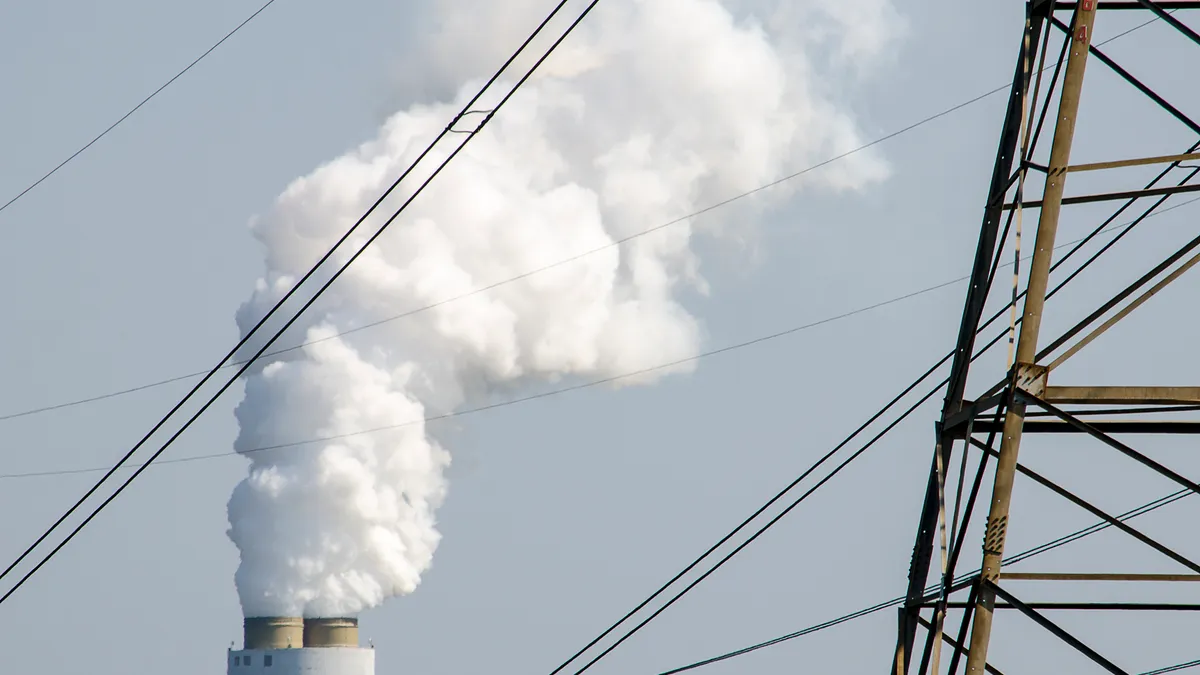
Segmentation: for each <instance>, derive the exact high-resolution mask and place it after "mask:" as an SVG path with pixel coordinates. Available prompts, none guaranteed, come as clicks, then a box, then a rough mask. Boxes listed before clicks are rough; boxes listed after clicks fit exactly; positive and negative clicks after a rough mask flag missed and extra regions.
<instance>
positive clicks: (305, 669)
mask: <svg viewBox="0 0 1200 675" xmlns="http://www.w3.org/2000/svg"><path fill="white" fill-rule="evenodd" d="M227 673H228V675H293V674H296V675H298V674H299V673H307V674H308V675H375V650H374V649H373V648H370V647H361V646H359V644H358V619H352V618H320V619H304V618H300V617H292V616H269V617H247V618H246V620H245V629H244V635H243V644H242V649H238V650H234V649H232V648H231V649H230V650H229V659H228V665H227Z"/></svg>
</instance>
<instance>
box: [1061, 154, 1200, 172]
mask: <svg viewBox="0 0 1200 675" xmlns="http://www.w3.org/2000/svg"><path fill="white" fill-rule="evenodd" d="M1192 159H1200V152H1188V153H1184V154H1182V155H1159V156H1157V157H1142V158H1140V159H1118V160H1115V161H1112V162H1092V163H1090V164H1074V165H1072V166H1068V167H1067V171H1068V172H1071V173H1075V172H1076V171H1099V170H1101V169H1118V168H1121V167H1126V166H1145V165H1147V164H1167V163H1173V162H1186V161H1188V160H1192Z"/></svg>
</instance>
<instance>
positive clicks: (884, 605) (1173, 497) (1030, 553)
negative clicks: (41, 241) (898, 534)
mask: <svg viewBox="0 0 1200 675" xmlns="http://www.w3.org/2000/svg"><path fill="white" fill-rule="evenodd" d="M1190 494H1192V491H1191V490H1188V489H1183V490H1179V491H1177V492H1173V493H1171V494H1169V495H1166V496H1164V497H1160V498H1158V499H1155V500H1154V501H1151V502H1148V503H1146V504H1143V505H1141V506H1139V507H1137V508H1135V509H1131V510H1129V511H1126V512H1125V513H1123V514H1121V515H1119V516H1116V518H1115V519H1116V520H1118V521H1121V522H1125V521H1128V520H1132V519H1133V518H1136V517H1138V516H1141V515H1144V514H1147V513H1150V512H1151V511H1155V510H1157V509H1160V508H1162V507H1164V506H1167V505H1168V504H1173V503H1175V502H1177V501H1179V500H1180V499H1183V498H1184V497H1187V496H1188V495H1190ZM1109 527H1112V524H1111V523H1108V522H1106V521H1103V520H1102V521H1098V522H1096V523H1094V524H1092V525H1089V526H1088V527H1085V528H1083V529H1081V530H1076V531H1075V532H1072V533H1071V534H1068V535H1064V536H1062V537H1059V538H1058V539H1055V540H1053V541H1050V542H1047V543H1045V544H1042V545H1041V546H1035V547H1033V548H1031V549H1029V550H1027V551H1023V552H1021V553H1018V554H1016V555H1014V556H1012V557H1011V558H1009V559H1007V560H1005V561H1004V564H1005V565H1013V564H1016V563H1019V562H1021V561H1024V560H1028V559H1030V558H1032V557H1034V556H1038V555H1041V554H1042V553H1046V552H1047V551H1052V550H1054V549H1056V548H1059V547H1061V546H1065V545H1067V544H1070V543H1072V542H1075V541H1078V540H1080V539H1083V538H1084V537H1088V536H1091V535H1093V534H1095V533H1097V532H1100V531H1102V530H1106V529H1108V528H1109ZM977 574H979V570H976V571H974V572H972V573H970V574H965V575H963V576H961V577H959V579H957V580H956V581H957V582H961V581H965V580H967V579H970V578H971V577H973V576H975V575H977ZM936 589H937V586H930V587H929V588H927V589H926V592H932V591H933V590H936ZM904 600H905V597H904V596H900V597H898V598H892V599H891V600H888V601H886V602H881V603H878V604H875V605H871V606H870V607H867V608H864V609H860V610H858V611H857V612H851V613H850V614H846V615H844V616H840V617H838V618H836V619H831V620H829V621H826V622H824V623H819V624H816V625H815V626H809V627H808V628H804V629H802V630H798V631H795V632H793V633H788V634H786V635H781V636H779V637H777V638H773V639H771V640H767V641H765V642H759V643H757V644H753V645H750V646H749V647H743V648H741V649H737V650H734V651H731V652H726V653H724V654H721V655H719V656H714V657H711V658H707V659H704V660H703V661H697V662H695V663H691V664H688V665H686V666H681V667H679V668H675V669H672V670H668V671H664V672H663V673H660V675H675V674H676V673H682V672H686V671H689V670H695V669H697V668H703V667H704V666H709V665H712V664H714V663H718V662H720V661H727V660H729V659H732V658H736V657H738V656H743V655H745V654H749V653H751V652H756V651H758V650H760V649H765V648H767V647H772V646H774V645H777V644H780V643H782V642H788V641H790V640H794V639H796V638H799V637H803V636H805V635H811V634H813V633H817V632H820V631H822V630H825V629H826V628H832V627H834V626H838V625H841V624H843V623H847V622H849V621H853V620H854V619H858V618H861V617H864V616H867V615H868V614H874V613H876V612H879V611H882V610H885V609H888V608H891V607H899V606H900V605H903V604H904ZM1195 664H1200V661H1198V662H1195ZM1181 665H1182V664H1181ZM1193 665H1194V664H1193ZM1184 667H1190V665H1187V666H1184ZM1171 668H1174V669H1177V670H1182V667H1180V666H1172V667H1171ZM1166 672H1171V670H1169V669H1168V670H1157V671H1152V672H1151V673H1144V674H1143V675H1156V674H1157V673H1166Z"/></svg>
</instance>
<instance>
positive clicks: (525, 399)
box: [0, 197, 1200, 480]
mask: <svg viewBox="0 0 1200 675" xmlns="http://www.w3.org/2000/svg"><path fill="white" fill-rule="evenodd" d="M1195 202H1200V197H1193V198H1192V199H1189V200H1187V201H1184V202H1180V203H1178V204H1175V205H1173V206H1169V207H1166V208H1162V209H1157V210H1155V211H1152V212H1150V213H1149V214H1148V215H1147V216H1145V217H1146V218H1151V217H1154V216H1157V215H1161V214H1163V213H1166V212H1168V211H1171V210H1174V209H1178V208H1181V207H1184V206H1188V205H1189V204H1193V203H1195ZM1134 223H1135V221H1128V222H1125V223H1121V224H1120V225H1112V226H1108V227H1105V228H1103V229H1101V230H1099V232H1093V233H1092V234H1089V235H1088V236H1086V237H1080V238H1078V239H1075V240H1072V241H1067V242H1063V243H1062V244H1059V245H1057V246H1056V247H1055V248H1056V249H1063V248H1067V247H1069V246H1073V245H1078V244H1081V243H1086V242H1089V241H1091V240H1092V239H1093V238H1094V237H1095V236H1097V235H1099V234H1111V233H1113V232H1116V231H1117V230H1120V229H1122V228H1125V227H1128V226H1129V225H1131V224H1134ZM1028 257H1029V256H1024V257H1022V261H1024V260H1027V259H1028ZM1012 265H1013V263H1011V262H1008V263H1004V264H1003V265H1001V267H1002V268H1007V267H1011V266H1012ZM967 279H968V277H966V276H962V277H958V278H956V279H951V280H950V281H943V282H942V283H939V284H934V285H932V286H926V287H924V288H921V289H919V290H916V291H911V292H909V293H905V294H903V295H898V296H895V297H892V298H889V299H887V300H881V301H879V302H876V303H873V304H870V305H864V306H862V307H858V308H855V309H851V310H847V311H845V312H842V313H839V314H834V315H832V316H828V317H825V318H822V319H817V320H815V321H809V322H806V323H802V324H799V325H796V326H792V327H790V328H785V329H783V330H780V331H777V332H774V333H768V334H766V335H760V336H757V337H754V338H750V339H748V340H745V341H742V342H736V343H733V344H729V345H725V346H723V347H718V348H715V349H711V350H708V351H704V352H701V353H699V354H696V355H695V356H691V357H688V358H686V359H678V360H675V361H670V362H667V363H661V364H656V365H653V366H649V367H647V368H642V369H639V370H634V371H630V372H627V373H621V374H619V375H613V376H611V377H606V378H603V379H598V380H589V381H587V382H583V383H579V384H574V385H571V386H567V387H560V388H556V389H551V390H548V391H544V392H540V393H537V394H531V395H528V396H521V397H518V398H513V399H507V400H504V401H499V402H496V403H491V404H488V405H483V406H478V407H474V408H465V409H463V410H455V411H451V412H448V413H443V414H440V415H431V416H427V417H423V418H420V419H416V420H412V421H409V422H403V423H401V424H396V425H390V426H387V427H379V428H374V429H362V430H360V431H353V432H348V433H343V434H337V435H333V436H323V437H319V438H307V439H302V440H297V441H292V442H289V443H280V444H275V445H267V446H262V447H258V448H251V449H248V450H243V451H240V452H214V453H206V454H202V455H192V456H189V457H176V458H173V459H160V460H158V461H157V462H155V464H156V465H160V466H161V465H169V464H187V463H191V462H198V461H205V460H213V459H223V458H231V457H238V456H240V455H246V454H252V453H256V452H267V451H270V450H282V449H285V448H299V447H303V446H306V445H313V444H316V443H326V442H329V441H337V440H342V439H345V438H352V437H354V436H361V435H364V434H372V433H378V432H381V431H391V430H394V429H399V428H402V427H405V426H411V425H414V424H428V423H432V422H439V421H443V420H447V419H451V418H458V417H466V416H468V415H474V414H477V413H481V412H487V411H489V410H496V409H499V408H507V407H509V406H514V405H519V404H523V403H529V402H532V401H536V400H541V399H545V398H550V397H552V396H559V395H562V394H568V393H571V392H574V391H579V390H581V389H590V388H593V387H597V386H602V385H605V384H611V383H613V382H619V381H621V380H624V379H628V378H631V377H637V376H639V375H645V374H648V373H653V372H656V371H660V370H666V369H668V368H673V367H675V366H679V365H683V364H685V363H689V362H692V361H698V360H701V359H705V358H709V357H712V356H717V355H720V354H725V353H729V352H734V351H738V350H741V349H745V348H747V347H753V346H755V345H759V344H763V343H766V342H771V341H774V340H777V339H780V338H784V337H788V336H790V335H795V334H797V333H801V332H805V331H808V330H811V329H813V328H818V327H820V326H824V325H826V324H831V323H835V322H838V321H843V320H845V319H849V318H852V317H855V316H858V315H860V314H866V313H868V312H871V311H874V310H876V309H881V308H883V307H886V306H888V305H894V304H897V303H900V302H904V301H906V300H911V299H913V298H916V297H919V296H922V295H927V294H929V293H933V292H935V291H938V290H941V289H943V288H949V287H951V286H954V285H956V284H959V283H962V282H963V281H966V280H967ZM111 468H112V467H111V465H104V466H93V467H83V468H75V469H51V470H43V471H28V472H21V473H7V474H0V480H12V479H17V478H39V477H48V476H68V475H78V474H87V473H99V472H101V471H108V470H109V469H111Z"/></svg>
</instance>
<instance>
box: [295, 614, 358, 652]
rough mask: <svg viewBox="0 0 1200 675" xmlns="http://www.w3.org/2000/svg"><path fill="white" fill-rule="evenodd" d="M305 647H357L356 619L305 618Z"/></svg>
mask: <svg viewBox="0 0 1200 675" xmlns="http://www.w3.org/2000/svg"><path fill="white" fill-rule="evenodd" d="M304 646H305V647H309V648H312V647H357V646H358V619H349V618H337V619H305V620H304Z"/></svg>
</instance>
